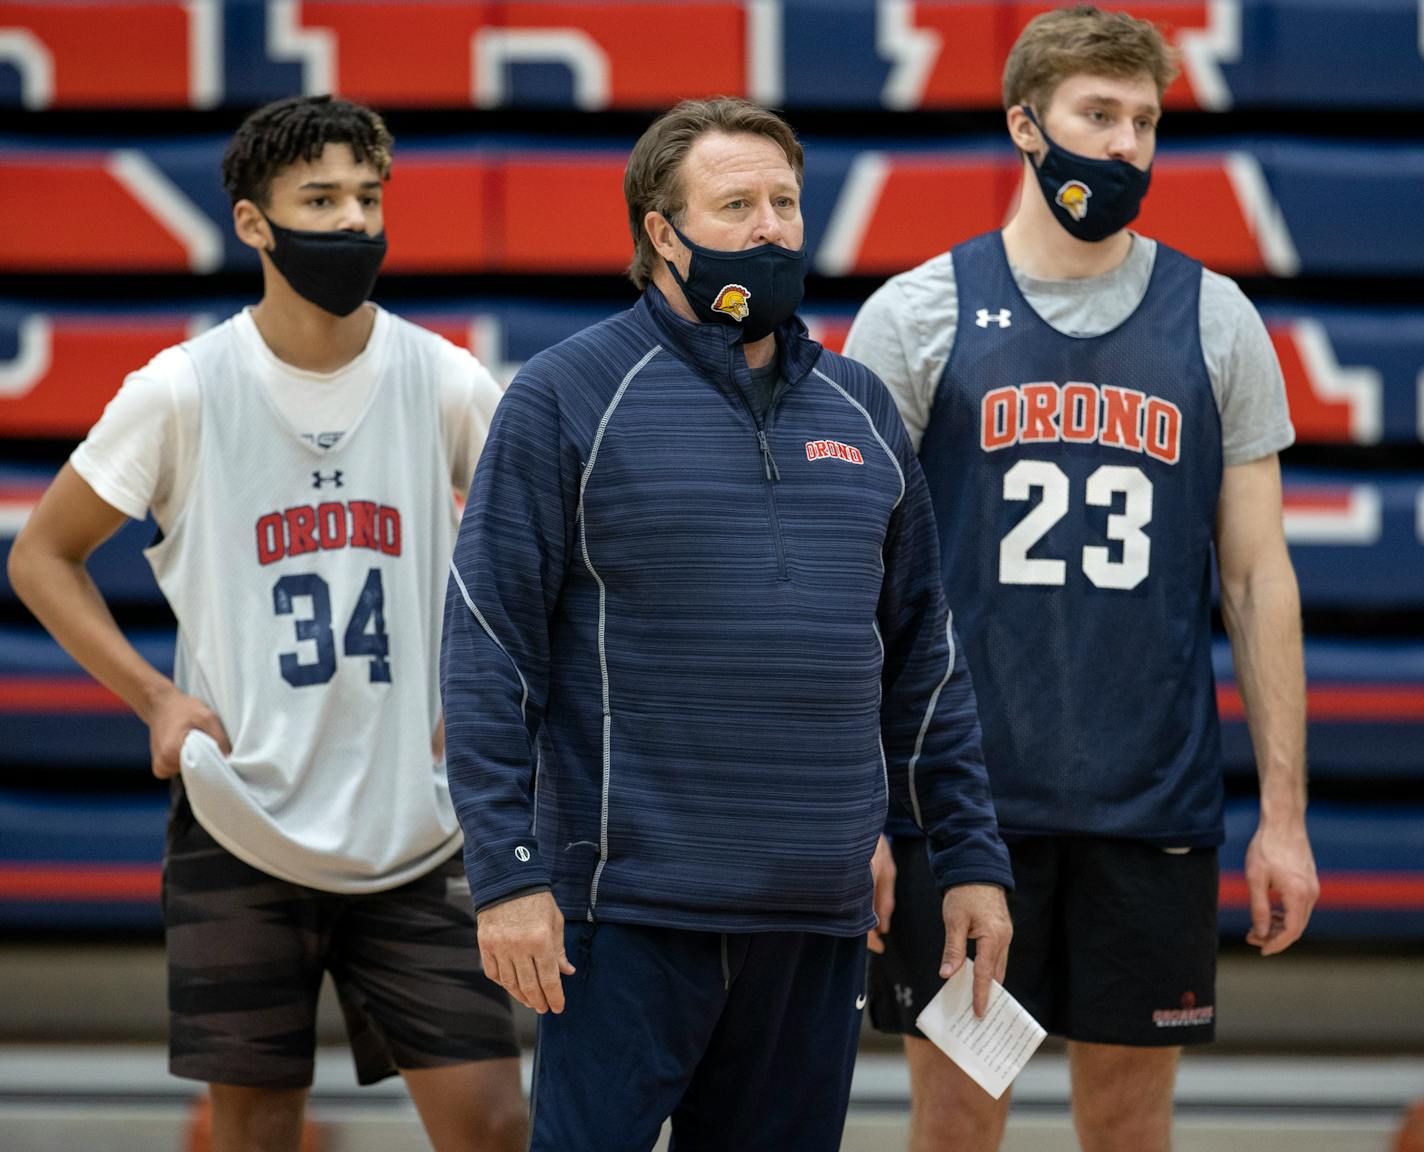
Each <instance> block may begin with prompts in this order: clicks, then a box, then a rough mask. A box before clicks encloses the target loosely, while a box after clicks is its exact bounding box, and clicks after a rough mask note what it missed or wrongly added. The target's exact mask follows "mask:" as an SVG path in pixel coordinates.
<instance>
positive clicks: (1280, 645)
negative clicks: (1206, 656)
mask: <svg viewBox="0 0 1424 1152" xmlns="http://www.w3.org/2000/svg"><path fill="white" fill-rule="evenodd" d="M1221 609H1222V618H1223V620H1224V621H1225V623H1226V631H1227V634H1228V635H1229V636H1230V637H1231V652H1232V659H1233V661H1234V663H1235V666H1236V683H1237V686H1238V688H1239V689H1240V691H1241V697H1242V700H1243V702H1244V703H1245V706H1246V720H1247V724H1248V725H1249V727H1250V731H1251V745H1252V748H1253V750H1254V752H1255V754H1256V769H1257V773H1258V774H1259V776H1260V782H1261V819H1262V821H1263V822H1272V821H1277V820H1297V819H1301V818H1303V816H1304V813H1305V803H1306V780H1305V670H1304V661H1303V657H1302V648H1301V628H1300V592H1299V590H1298V588H1297V585H1296V580H1295V573H1294V572H1293V571H1292V570H1291V568H1290V564H1289V561H1286V562H1285V563H1284V564H1279V563H1278V564H1275V565H1272V566H1271V567H1270V568H1269V569H1268V570H1267V571H1265V572H1263V573H1259V574H1253V575H1252V576H1251V577H1249V578H1248V579H1246V580H1244V581H1243V582H1242V583H1241V585H1240V587H1239V588H1232V587H1230V585H1229V584H1228V583H1226V582H1223V585H1222V594H1221Z"/></svg>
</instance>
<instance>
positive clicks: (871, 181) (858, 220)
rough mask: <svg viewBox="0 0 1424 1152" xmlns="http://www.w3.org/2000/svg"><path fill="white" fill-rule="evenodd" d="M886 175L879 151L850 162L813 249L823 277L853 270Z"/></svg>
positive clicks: (887, 165)
mask: <svg viewBox="0 0 1424 1152" xmlns="http://www.w3.org/2000/svg"><path fill="white" fill-rule="evenodd" d="M889 174H890V162H889V160H887V159H886V157H885V153H883V152H862V153H860V154H859V155H858V156H856V158H855V159H854V160H853V161H851V165H850V171H849V172H847V173H846V178H845V183H844V184H843V185H842V186H841V194H840V195H839V196H838V197H837V198H836V206H835V208H834V209H832V211H831V219H830V222H829V223H828V224H827V225H826V233H825V235H824V236H822V237H821V243H820V246H819V247H818V248H817V250H816V270H817V271H818V272H820V273H822V274H823V275H826V276H847V275H849V274H850V273H851V272H853V271H855V262H856V260H858V259H859V258H860V249H861V245H862V244H864V243H865V233H866V231H867V230H868V229H869V227H870V221H871V220H872V219H873V218H874V216H875V206H876V205H877V204H879V203H880V193H881V192H882V191H883V190H884V188H885V180H886V177H888V176H889Z"/></svg>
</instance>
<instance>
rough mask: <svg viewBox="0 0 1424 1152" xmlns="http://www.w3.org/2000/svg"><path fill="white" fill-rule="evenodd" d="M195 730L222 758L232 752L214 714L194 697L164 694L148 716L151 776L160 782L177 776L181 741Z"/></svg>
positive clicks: (169, 692) (170, 692)
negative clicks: (210, 741)
mask: <svg viewBox="0 0 1424 1152" xmlns="http://www.w3.org/2000/svg"><path fill="white" fill-rule="evenodd" d="M194 728H196V729H198V731H200V732H206V733H207V734H208V735H209V736H211V737H212V738H213V739H214V740H215V741H217V745H218V749H219V750H220V751H221V752H222V754H223V755H224V756H226V755H228V754H229V753H230V752H231V751H232V745H231V744H230V743H229V742H228V738H227V732H226V731H225V730H224V729H223V725H222V721H221V720H219V719H218V716H217V713H216V712H214V711H213V710H212V709H211V708H209V707H208V706H207V705H206V704H204V703H203V702H202V701H201V700H199V699H197V698H195V697H193V696H185V695H184V694H183V693H182V692H180V691H178V689H177V688H173V689H171V690H170V691H167V692H165V693H164V694H163V696H162V698H161V699H160V700H159V702H158V703H157V705H156V706H155V707H154V709H153V711H152V712H150V713H149V716H148V751H149V755H150V756H151V757H152V761H153V774H154V775H155V776H157V777H158V778H159V779H160V780H168V779H170V778H172V777H174V776H177V775H178V772H179V770H180V769H181V768H182V762H181V759H180V754H181V753H182V751H183V741H184V740H186V739H187V737H188V733H189V732H191V731H192V730H193V729H194Z"/></svg>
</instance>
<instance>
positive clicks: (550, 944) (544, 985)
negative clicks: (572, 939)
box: [478, 891, 574, 1016]
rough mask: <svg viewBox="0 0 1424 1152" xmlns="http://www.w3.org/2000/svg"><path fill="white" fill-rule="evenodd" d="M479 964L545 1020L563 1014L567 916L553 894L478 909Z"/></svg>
mask: <svg viewBox="0 0 1424 1152" xmlns="http://www.w3.org/2000/svg"><path fill="white" fill-rule="evenodd" d="M478 923H479V936H480V963H481V964H483V965H484V969H485V975H486V976H488V977H489V978H490V979H491V980H493V981H494V982H495V983H496V984H498V985H500V987H502V988H503V989H504V990H505V991H506V992H508V993H509V994H510V995H511V996H513V997H514V998H515V999H516V1000H518V1001H519V1002H520V1003H521V1004H523V1005H524V1006H525V1007H526V1008H532V1009H534V1011H535V1012H538V1013H539V1014H540V1015H541V1016H542V1015H543V1014H544V1013H545V1012H555V1013H557V1012H562V1011H563V1010H564V984H563V980H562V979H561V977H562V976H572V975H573V974H574V966H573V965H572V964H570V963H569V959H568V957H567V956H566V955H564V914H563V913H562V912H560V911H559V906H558V904H556V903H555V902H554V896H553V893H551V892H548V891H543V892H531V893H529V894H528V895H527V896H516V897H515V898H514V899H513V900H506V901H504V902H503V903H502V904H494V905H491V906H490V907H488V908H483V909H481V910H480V913H479V917H478Z"/></svg>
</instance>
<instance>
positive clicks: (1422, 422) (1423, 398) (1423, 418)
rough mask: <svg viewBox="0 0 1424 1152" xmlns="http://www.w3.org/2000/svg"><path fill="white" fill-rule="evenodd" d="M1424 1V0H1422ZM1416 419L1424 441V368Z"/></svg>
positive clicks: (1417, 394) (1418, 384)
mask: <svg viewBox="0 0 1424 1152" xmlns="http://www.w3.org/2000/svg"><path fill="white" fill-rule="evenodd" d="M1420 2H1421V3H1424V0H1420ZM1414 392H1415V396H1414V419H1415V422H1416V423H1417V425H1418V429H1417V430H1418V432H1419V439H1420V440H1421V441H1424V370H1421V371H1420V373H1419V377H1418V379H1417V380H1415V382H1414Z"/></svg>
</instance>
